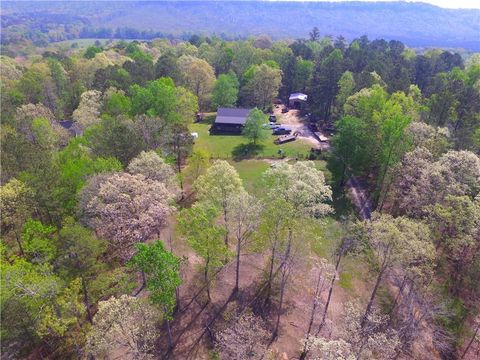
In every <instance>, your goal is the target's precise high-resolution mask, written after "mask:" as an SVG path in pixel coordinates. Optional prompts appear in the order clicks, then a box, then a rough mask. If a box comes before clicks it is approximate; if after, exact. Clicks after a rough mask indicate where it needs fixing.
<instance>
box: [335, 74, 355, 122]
mask: <svg viewBox="0 0 480 360" xmlns="http://www.w3.org/2000/svg"><path fill="white" fill-rule="evenodd" d="M338 88H339V89H338V94H337V97H336V99H335V102H336V106H337V108H338V109H339V112H340V113H342V112H343V105H344V104H345V102H346V101H347V99H348V97H349V96H351V95H353V90H354V89H355V79H354V78H353V74H352V72H351V71H345V72H344V73H343V74H342V76H341V77H340V79H339V80H338Z"/></svg>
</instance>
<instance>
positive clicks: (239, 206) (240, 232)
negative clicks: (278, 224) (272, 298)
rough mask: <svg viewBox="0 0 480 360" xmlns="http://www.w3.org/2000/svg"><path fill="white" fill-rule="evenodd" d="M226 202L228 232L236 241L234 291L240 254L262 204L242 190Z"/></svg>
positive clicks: (236, 283) (238, 275)
mask: <svg viewBox="0 0 480 360" xmlns="http://www.w3.org/2000/svg"><path fill="white" fill-rule="evenodd" d="M228 203H229V206H230V209H229V214H230V215H229V218H228V227H229V232H230V233H232V234H233V236H234V237H235V240H236V242H237V246H236V248H237V249H236V270H235V272H236V274H235V287H234V290H233V291H234V292H235V293H236V292H237V291H238V289H239V282H240V254H241V251H242V250H243V248H244V247H245V246H247V245H248V242H249V241H250V240H251V238H252V236H253V234H254V232H255V231H256V229H257V227H258V225H259V222H260V215H261V212H262V206H261V204H260V203H259V201H258V200H257V199H256V198H255V197H254V196H252V195H250V194H248V193H247V192H244V191H241V192H238V193H237V194H234V195H233V198H232V199H231V200H230V201H228Z"/></svg>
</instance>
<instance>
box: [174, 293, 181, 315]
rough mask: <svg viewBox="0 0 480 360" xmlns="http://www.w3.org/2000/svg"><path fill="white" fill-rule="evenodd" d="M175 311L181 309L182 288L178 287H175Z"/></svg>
mask: <svg viewBox="0 0 480 360" xmlns="http://www.w3.org/2000/svg"><path fill="white" fill-rule="evenodd" d="M175 302H176V305H175V312H177V311H180V288H179V287H177V288H176V289H175Z"/></svg>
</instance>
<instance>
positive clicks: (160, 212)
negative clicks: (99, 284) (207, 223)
mask: <svg viewBox="0 0 480 360" xmlns="http://www.w3.org/2000/svg"><path fill="white" fill-rule="evenodd" d="M172 199H173V194H172V193H171V192H170V191H169V190H167V188H166V187H165V185H164V184H163V183H160V182H158V181H154V180H150V179H146V178H145V177H144V176H143V175H130V174H126V173H114V174H109V175H97V176H95V177H93V178H91V179H90V180H89V181H88V183H87V185H86V186H85V187H84V188H83V190H82V192H81V195H80V202H79V206H80V210H81V216H82V218H83V221H84V222H85V223H86V224H87V225H88V226H90V227H91V228H93V229H95V231H96V233H97V234H98V235H99V236H102V237H105V238H107V239H108V240H110V244H109V245H110V250H111V251H112V252H113V253H114V254H115V255H116V256H119V257H120V258H121V259H122V260H128V259H129V258H130V257H131V255H132V252H133V244H135V243H137V242H145V241H146V240H148V239H149V238H150V237H152V236H155V235H158V232H159V231H160V230H161V229H162V228H163V227H164V226H165V225H166V223H167V219H168V216H169V215H170V214H171V213H172V211H173V208H172V206H171V205H170V204H171V201H172Z"/></svg>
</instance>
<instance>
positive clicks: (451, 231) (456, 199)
mask: <svg viewBox="0 0 480 360" xmlns="http://www.w3.org/2000/svg"><path fill="white" fill-rule="evenodd" d="M429 220H430V224H431V227H432V230H433V233H434V235H435V240H436V242H437V243H438V244H441V245H442V247H443V248H444V250H445V257H446V258H447V260H448V261H449V262H450V264H451V267H452V280H453V286H452V292H453V294H454V295H458V294H459V293H460V291H462V290H464V288H465V286H464V278H465V276H466V275H467V274H472V272H471V271H469V268H470V267H471V266H472V264H473V262H474V259H475V255H476V253H477V252H478V250H479V249H480V199H477V200H472V199H471V198H470V197H468V196H452V195H448V196H447V197H446V199H445V203H444V204H435V205H433V206H431V207H430V216H429ZM474 273H475V271H474V272H473V274H472V276H473V277H475V275H474ZM477 276H478V271H477Z"/></svg>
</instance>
